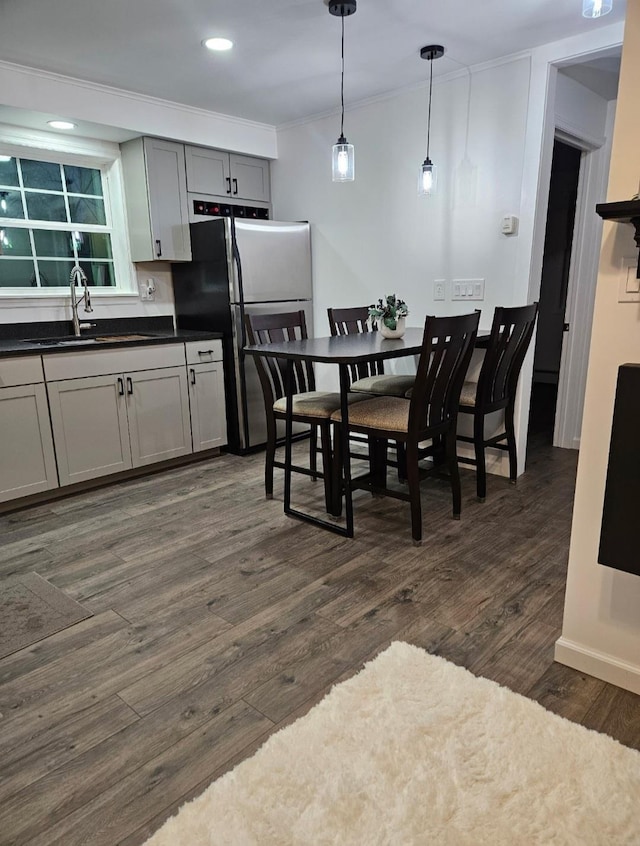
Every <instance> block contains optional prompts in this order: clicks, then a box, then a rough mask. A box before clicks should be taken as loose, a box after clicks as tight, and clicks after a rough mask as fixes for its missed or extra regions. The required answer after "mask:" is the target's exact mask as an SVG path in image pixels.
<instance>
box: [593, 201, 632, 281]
mask: <svg viewBox="0 0 640 846" xmlns="http://www.w3.org/2000/svg"><path fill="white" fill-rule="evenodd" d="M596 213H597V214H599V215H600V217H601V218H602V219H603V220H614V221H615V222H616V223H630V224H631V225H632V226H633V227H634V228H635V230H636V234H635V239H636V244H637V245H638V249H640V200H623V201H622V202H620V203H598V205H597V206H596ZM636 276H637V278H638V279H640V257H638V270H637V273H636Z"/></svg>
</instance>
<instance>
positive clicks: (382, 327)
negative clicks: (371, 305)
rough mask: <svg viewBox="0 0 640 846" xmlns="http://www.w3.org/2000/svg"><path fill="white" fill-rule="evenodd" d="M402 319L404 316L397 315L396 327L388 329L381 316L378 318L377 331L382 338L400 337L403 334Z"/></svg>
mask: <svg viewBox="0 0 640 846" xmlns="http://www.w3.org/2000/svg"><path fill="white" fill-rule="evenodd" d="M404 320H405V319H404V317H399V318H398V319H397V320H396V328H395V329H389V327H388V326H387V325H386V324H385V323H384V322H383V320H382V318H380V319H379V320H378V331H379V332H380V334H381V335H382V337H383V338H402V336H403V335H404Z"/></svg>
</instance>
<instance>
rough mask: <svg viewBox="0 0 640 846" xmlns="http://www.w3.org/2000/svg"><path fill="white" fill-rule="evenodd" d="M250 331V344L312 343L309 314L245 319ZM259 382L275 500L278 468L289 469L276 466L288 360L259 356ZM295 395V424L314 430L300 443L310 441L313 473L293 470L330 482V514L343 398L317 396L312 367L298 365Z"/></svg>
mask: <svg viewBox="0 0 640 846" xmlns="http://www.w3.org/2000/svg"><path fill="white" fill-rule="evenodd" d="M245 328H246V332H247V342H248V343H249V344H252V345H253V344H270V343H274V342H280V341H293V340H300V339H304V338H307V337H308V335H307V324H306V320H305V314H304V311H294V312H281V313H277V314H245ZM255 362H256V368H257V370H258V377H259V379H260V384H261V386H262V394H263V398H264V407H265V415H266V419H267V451H266V457H265V472H264V487H265V496H266V498H267V499H272V498H273V469H274V467H278V468H280V469H284V468H285V465H284V462H281V461H276V449H277V447H278V446H280V445H281V444H279V443H278V436H277V425H276V421H277V420H285V418H286V410H287V399H286V367H287V363H286V361H285V360H284V359H279V358H271V357H269V358H267V357H263V356H260V357H257V358H256V359H255ZM293 379H294V394H293V397H292V403H293V421H294V422H295V423H303V424H307V425H309V427H310V429H309V431H308V432H305V433H301V434H300V436H299V437H300V439H304V438H310V447H309V465H310V466H309V468H306V467H299V466H292V468H291V469H292V470H293V471H295V472H297V473H302V474H304V475H307V476H311V477H312V478H314V479H316V478H318V477H320V478H322V479H323V480H324V492H325V503H326V506H327V510H330V508H331V507H332V499H331V471H332V449H331V415H332V413H333V412H334V411H335V410H336V409H337V408H340V394H339V393H328V392H326V391H316V384H315V377H314V373H313V367H312V366H311V364H310V363H309V362H305V361H297V362H295V365H294V368H293ZM370 396H371V394H362V393H360V394H355V393H354V394H351V393H350V394H349V397H348V401H349V403H355V402H361V401H364V400H366V399H368V398H369V397H370ZM318 430H319V431H320V443H321V448H320V452H321V454H322V472H321V473H320V472H318V469H317V462H316V454H317V452H318V449H317V435H318Z"/></svg>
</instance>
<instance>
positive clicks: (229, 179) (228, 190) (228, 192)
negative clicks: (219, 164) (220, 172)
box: [225, 176, 231, 194]
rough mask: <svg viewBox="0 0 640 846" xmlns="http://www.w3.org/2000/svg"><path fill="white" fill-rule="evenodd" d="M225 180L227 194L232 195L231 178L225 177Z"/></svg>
mask: <svg viewBox="0 0 640 846" xmlns="http://www.w3.org/2000/svg"><path fill="white" fill-rule="evenodd" d="M225 179H226V181H227V194H230V193H231V177H230V176H225Z"/></svg>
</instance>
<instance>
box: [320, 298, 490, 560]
mask: <svg viewBox="0 0 640 846" xmlns="http://www.w3.org/2000/svg"><path fill="white" fill-rule="evenodd" d="M479 320H480V312H478V311H476V312H474V313H473V314H464V315H460V316H457V317H433V316H429V317H427V318H426V321H425V325H424V336H423V342H422V351H421V353H420V360H419V362H418V370H417V373H416V378H415V382H414V385H413V390H412V392H411V397H410V398H406V397H394V396H385V397H382V396H379V397H374V398H373V399H368V400H365V401H364V402H360V403H357V405H354V406H353V407H350V408H349V423H348V425H349V431H350V432H351V431H354V432H358V433H360V434H363V435H367V436H368V437H369V439H370V441H371V443H372V451H373V452H374V455H375V456H376V459H375V465H374V467H373V469H372V470H371V472H370V473H367V474H366V475H363V476H359V477H355V478H354V479H352V481H351V488H352V489H362V490H368V491H371V493H374V494H382V495H386V496H391V497H394V498H396V499H401V500H404V501H407V502H409V503H410V505H411V534H412V537H413V542H414V544H416V545H420V544H421V542H422V506H421V502H420V481H421V479H422V478H424V477H425V476H426V475H430V474H431V472H433V471H430V470H428V469H423V468H421V467H420V466H419V461H420V458H421V457H422V456H423V455H424V454H425V450H424V448H423V447H421V446H420V444H423V443H424V442H425V441H429V440H430V441H432V442H433V443H434V445H435V444H436V443H438V444H440V443H441V444H442V447H443V450H444V460H445V461H446V464H447V466H448V470H449V474H450V481H451V493H452V499H453V516H454V518H456V519H459V517H460V511H461V506H462V497H461V490H460V473H459V470H458V460H457V456H456V423H457V418H458V405H459V402H460V392H461V390H462V383H463V381H464V377H465V374H466V372H467V368H468V367H469V362H470V360H471V354H472V352H473V347H474V343H475V339H476V335H477V332H478V322H479ZM331 419H332V420H333V421H334V422H336V423H338V424H341V422H342V415H341V412H340V410H339V409H338V410H337V411H335V412H334V413H333V414H332V415H331ZM389 440H394V441H398V442H400V443H402V444H404V447H405V453H406V475H407V483H408V488H409V490H408V493H407V492H405V491H402V490H392V489H389V488H387V484H386V475H387V474H386V469H387V460H386V451H387V443H388V441H389ZM340 442H341V439H340V438H336V443H337V444H340ZM341 460H342V456H340V455H339V454H337V455H336V461H341Z"/></svg>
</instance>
